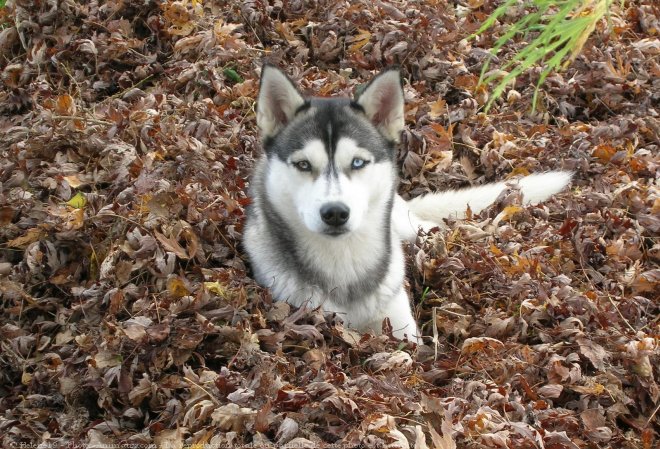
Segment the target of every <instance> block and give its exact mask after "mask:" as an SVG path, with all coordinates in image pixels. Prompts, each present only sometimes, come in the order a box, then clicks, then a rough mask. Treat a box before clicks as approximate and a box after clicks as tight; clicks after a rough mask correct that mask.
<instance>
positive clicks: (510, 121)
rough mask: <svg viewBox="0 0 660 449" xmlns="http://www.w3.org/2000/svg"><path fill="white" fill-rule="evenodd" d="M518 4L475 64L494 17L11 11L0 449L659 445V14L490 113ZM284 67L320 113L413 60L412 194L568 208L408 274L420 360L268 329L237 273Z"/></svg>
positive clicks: (509, 217)
mask: <svg viewBox="0 0 660 449" xmlns="http://www.w3.org/2000/svg"><path fill="white" fill-rule="evenodd" d="M522 5H523V4H522V3H521V7H520V8H519V9H516V10H511V11H510V13H509V14H508V15H507V16H506V17H505V18H504V19H503V21H502V22H501V23H499V24H497V26H495V27H494V28H493V29H492V30H490V31H489V32H488V34H486V35H485V36H482V37H480V38H479V39H476V40H467V39H466V38H467V37H468V36H469V35H470V33H471V32H472V31H474V30H475V29H476V28H478V26H479V24H480V23H482V22H483V20H484V19H485V18H486V17H487V15H488V14H489V13H490V12H492V11H493V9H494V8H495V6H496V4H495V2H490V1H484V0H469V1H468V0H466V1H458V2H447V1H446V0H428V1H421V0H420V1H397V0H382V1H375V2H374V1H371V0H361V1H351V2H348V1H334V0H332V1H330V0H318V1H302V0H293V1H286V2H283V1H281V0H274V1H270V2H266V1H264V0H254V1H252V0H251V1H238V0H228V1H223V2H213V1H207V2H201V1H195V0H192V1H191V2H188V1H155V0H147V1H143V2H124V1H97V0H94V1H90V2H74V1H72V0H43V1H33V0H14V1H11V0H10V1H9V2H7V5H6V6H4V7H3V8H1V9H0V58H1V62H0V72H1V79H2V83H1V84H0V112H1V118H0V136H1V137H0V225H1V228H0V308H1V317H2V319H1V322H0V347H1V352H0V367H1V371H0V412H1V413H0V446H2V447H6V448H11V447H19V446H20V445H21V444H23V446H22V447H37V445H39V444H41V446H40V447H43V448H46V447H72V446H74V445H82V446H85V447H89V448H93V447H95V448H101V447H105V448H107V447H117V445H122V446H128V445H133V446H134V447H135V446H136V445H139V446H140V447H141V446H142V445H145V446H148V445H158V447H161V446H163V447H164V446H165V445H168V447H172V448H180V447H183V446H190V445H195V447H202V445H205V444H208V445H211V446H210V447H227V446H231V447H234V446H235V447H241V446H246V445H251V447H325V446H329V447H346V448H350V447H392V448H395V447H396V448H399V447H401V448H408V447H410V448H412V447H414V448H419V449H422V448H427V447H435V448H444V449H446V448H455V447H461V448H486V447H487V448H510V447H515V448H547V449H551V448H552V449H559V448H598V447H603V448H604V447H612V448H615V447H616V448H645V449H651V448H653V447H657V445H658V441H659V435H658V432H659V431H660V426H659V423H660V416H659V414H658V407H659V406H660V389H659V388H658V383H657V379H656V378H657V377H658V375H659V374H660V373H659V372H658V362H659V360H660V357H659V355H658V353H659V350H658V345H659V341H658V338H659V336H660V332H659V321H658V312H659V298H658V291H659V289H660V287H659V285H658V284H659V281H660V270H659V269H658V262H659V261H660V242H658V231H659V229H660V218H659V217H660V197H659V190H658V189H659V186H658V172H659V160H658V154H659V152H660V150H659V145H660V142H659V141H658V135H659V134H660V122H659V117H658V114H659V112H660V111H659V110H658V104H659V100H660V81H659V79H660V60H659V56H660V41H659V39H658V37H659V34H660V18H659V16H660V10H659V9H658V5H657V3H656V2H654V1H653V0H640V1H630V2H625V3H624V5H623V6H621V4H619V2H615V5H614V9H613V10H612V14H611V16H610V18H609V22H605V21H604V22H603V23H601V24H599V27H598V28H597V29H596V31H595V33H594V34H593V36H592V37H591V38H590V40H589V42H588V43H587V45H586V46H585V49H584V51H583V53H582V55H581V56H580V57H579V58H578V59H577V60H576V61H575V62H574V63H573V64H572V65H571V67H570V68H569V69H568V70H567V71H565V72H563V73H561V74H558V75H554V76H552V77H551V78H549V79H548V80H547V82H546V84H545V85H544V87H543V89H542V92H541V95H540V98H541V102H540V104H539V107H538V108H537V110H536V112H534V113H531V112H530V110H531V108H530V106H531V105H530V101H531V96H532V94H533V86H534V84H535V80H536V79H537V76H538V71H534V70H533V71H531V72H530V73H529V74H527V75H525V76H524V77H522V78H521V79H519V80H518V82H517V83H516V84H515V85H514V86H510V89H508V91H507V92H506V95H505V97H504V98H503V99H502V100H499V101H498V102H497V103H496V105H495V107H494V108H493V109H492V110H491V111H490V112H489V113H488V114H484V113H483V112H482V106H483V105H484V104H485V102H486V101H487V99H488V94H489V89H488V88H485V87H482V86H478V85H477V81H478V77H479V71H480V69H481V66H482V64H483V62H484V61H485V58H487V55H488V49H489V48H490V47H491V45H492V43H493V42H494V40H495V39H496V38H497V36H498V35H500V34H501V33H502V32H503V31H504V30H506V27H507V24H508V23H512V22H513V21H515V20H516V19H518V18H520V17H521V16H522V15H524V14H528V13H529V10H528V9H526V7H524V6H522ZM523 45H524V39H523V38H522V37H519V38H516V39H514V40H513V41H512V42H511V43H510V45H508V46H507V47H506V49H505V51H504V52H502V53H501V54H499V55H498V59H496V60H495V61H494V63H493V64H492V67H493V70H497V67H498V66H500V64H501V61H504V60H506V59H507V58H508V57H510V55H511V54H512V53H513V52H514V51H516V50H518V49H520V48H521V47H522V46H523ZM265 59H267V60H270V61H273V62H275V63H278V64H280V65H281V66H282V67H286V70H287V71H288V73H289V74H290V75H291V76H292V77H293V78H294V79H296V80H297V81H299V82H300V84H301V86H302V87H303V89H304V90H306V91H308V92H310V93H311V92H314V93H320V94H322V95H330V94H348V93H350V92H352V91H353V90H354V89H355V88H356V87H357V86H358V85H359V84H360V83H363V82H364V81H365V80H366V79H368V78H369V77H370V76H371V75H372V74H373V73H374V72H375V71H377V70H379V69H381V68H382V67H384V66H386V65H389V64H394V63H396V64H400V65H401V67H402V71H403V73H404V76H405V78H406V86H405V94H406V100H407V113H406V114H407V115H406V119H407V131H406V133H405V135H404V139H403V140H404V142H403V144H402V145H401V148H400V153H399V157H400V162H401V164H402V172H401V175H402V185H401V190H402V192H403V193H404V194H405V195H416V194H419V193H423V192H427V191H429V190H432V189H441V188H453V187H459V186H465V185H469V184H474V183H482V182H484V181H491V180H495V179H501V178H506V177H510V176H516V175H520V174H525V173H528V172H537V171H542V170H548V169H557V168H563V169H570V170H574V171H575V173H576V175H575V180H574V183H573V186H572V189H571V190H570V191H566V192H564V193H562V194H561V195H559V196H558V197H557V198H556V199H554V200H552V201H549V202H547V203H545V204H543V205H540V206H537V207H531V208H521V207H520V206H519V195H517V194H516V192H512V194H511V195H508V196H507V197H505V198H503V199H502V201H501V202H500V203H499V204H496V205H494V206H493V207H491V208H490V209H489V210H487V211H485V212H483V213H482V214H481V215H479V216H473V217H471V219H470V220H467V221H461V222H450V223H448V229H447V230H442V231H441V230H438V231H437V232H435V233H431V234H429V235H424V236H420V238H419V239H418V241H417V244H415V245H411V246H409V247H408V248H407V253H408V254H409V262H410V264H409V266H410V289H411V292H412V297H413V298H415V302H416V310H417V312H418V315H419V321H420V324H421V325H422V326H423V329H424V333H425V335H427V342H428V344H427V345H426V346H425V347H417V348H416V347H414V345H412V344H405V343H401V342H398V341H396V340H394V339H392V338H389V337H388V336H379V337H375V336H373V335H358V334H356V333H354V332H353V331H351V330H350V329H345V328H344V327H343V326H342V325H341V321H340V320H339V319H338V318H337V317H333V316H329V315H324V314H323V313H322V312H320V311H318V310H293V309H291V308H290V307H289V306H288V305H286V304H282V303H273V302H272V300H271V298H270V296H269V294H268V292H267V291H264V290H263V289H260V288H259V287H257V286H256V285H255V284H254V282H253V281H252V280H251V279H250V278H249V276H248V274H247V272H246V265H245V263H244V261H243V259H242V257H241V251H240V247H239V241H240V235H241V226H242V219H243V213H244V208H245V206H246V205H247V203H248V201H249V200H248V198H247V196H246V193H245V191H246V182H247V179H248V175H249V172H250V169H251V167H252V164H253V161H254V159H255V155H256V154H257V153H258V151H259V144H258V140H257V137H256V129H255V128H256V126H255V119H254V101H255V96H256V94H257V89H258V74H259V68H260V66H261V62H262V61H263V60H265Z"/></svg>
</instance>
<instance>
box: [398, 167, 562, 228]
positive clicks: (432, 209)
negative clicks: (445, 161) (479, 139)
mask: <svg viewBox="0 0 660 449" xmlns="http://www.w3.org/2000/svg"><path fill="white" fill-rule="evenodd" d="M572 176H573V173H572V172H567V171H551V172H547V173H537V174H533V175H529V176H526V177H524V178H522V179H520V180H518V185H519V186H520V190H521V191H522V194H523V203H524V204H537V203H540V202H541V201H545V200H547V199H548V198H550V197H551V196H552V195H554V194H555V193H558V192H561V191H562V190H563V189H564V187H566V186H567V185H568V183H569V182H570V181H571V177H572ZM514 182H515V181H514ZM506 186H507V182H497V183H493V184H486V185H483V186H477V187H469V188H466V189H461V190H449V191H446V192H438V193H430V194H428V195H424V196H420V197H417V198H413V199H411V200H409V201H407V202H405V204H403V200H400V201H398V203H397V202H395V211H394V212H395V213H394V218H395V220H394V222H395V228H396V229H397V230H400V234H401V236H402V238H405V239H409V238H410V237H413V238H414V236H412V235H411V233H410V229H411V227H412V229H414V230H415V232H414V234H415V235H416V230H417V229H418V228H419V227H422V228H423V229H426V228H431V227H433V226H438V225H441V224H442V222H443V219H445V218H447V217H456V218H464V217H465V212H466V211H467V208H468V206H469V207H470V210H471V211H472V212H473V213H478V212H481V211H482V210H483V209H485V208H486V207H488V206H490V205H491V204H493V202H494V201H495V200H496V199H497V197H498V196H499V195H500V193H502V191H503V190H504V189H505V188H506Z"/></svg>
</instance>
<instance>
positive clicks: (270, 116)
mask: <svg viewBox="0 0 660 449" xmlns="http://www.w3.org/2000/svg"><path fill="white" fill-rule="evenodd" d="M403 115H404V109H403V89H402V87H401V77H400V74H399V71H398V70H394V69H390V70H386V71H384V72H381V73H380V74H379V75H377V76H375V77H374V78H373V79H372V80H371V81H370V82H369V83H368V84H367V86H366V87H365V88H364V91H363V92H362V94H361V95H360V96H359V97H358V98H356V99H349V98H308V99H306V98H304V97H303V96H302V95H301V94H300V92H299V91H298V89H297V88H296V87H295V85H294V84H293V82H292V81H291V80H290V79H289V78H288V77H287V76H286V75H285V74H284V73H282V72H281V71H280V70H279V69H277V68H276V67H274V66H271V65H265V66H264V67H263V70H262V74H261V87H260V91H259V98H258V103H257V125H258V126H259V131H260V133H261V138H262V141H263V145H264V150H265V152H266V156H267V158H268V170H267V171H266V173H265V176H266V180H265V181H266V184H265V187H266V189H265V191H266V195H267V196H268V200H269V202H270V203H271V204H272V205H273V207H275V208H276V210H277V212H278V213H279V214H280V215H282V216H286V218H287V220H289V221H291V220H296V221H300V222H302V223H303V224H304V226H305V227H306V228H307V229H308V230H309V231H312V232H314V233H320V234H325V235H329V236H338V235H342V234H348V233H350V232H353V231H356V230H357V229H359V228H360V226H361V225H362V224H363V223H364V222H365V217H368V216H370V215H371V214H378V217H376V216H374V219H375V220H377V221H376V222H377V223H382V220H383V219H385V217H383V214H386V213H388V212H389V208H391V202H392V198H393V194H394V189H395V187H396V175H395V170H394V159H395V145H396V143H397V142H398V141H399V136H400V134H401V131H402V129H403V125H404V119H403ZM372 222H373V221H372Z"/></svg>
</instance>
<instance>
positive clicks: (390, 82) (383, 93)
mask: <svg viewBox="0 0 660 449" xmlns="http://www.w3.org/2000/svg"><path fill="white" fill-rule="evenodd" d="M357 103H358V104H359V105H360V106H362V108H363V109H364V112H365V114H366V115H367V117H368V118H369V120H371V122H372V123H373V124H374V125H376V128H378V130H379V131H380V132H381V133H382V134H383V135H384V136H385V137H387V138H388V139H390V140H392V141H394V142H398V141H399V139H400V137H401V131H403V125H404V122H403V86H402V84H401V74H400V73H399V70H398V69H397V68H391V69H388V70H385V71H383V72H381V73H379V74H378V75H376V76H375V77H374V78H373V79H372V80H371V81H369V84H367V87H365V88H364V91H362V94H360V96H359V97H358V99H357Z"/></svg>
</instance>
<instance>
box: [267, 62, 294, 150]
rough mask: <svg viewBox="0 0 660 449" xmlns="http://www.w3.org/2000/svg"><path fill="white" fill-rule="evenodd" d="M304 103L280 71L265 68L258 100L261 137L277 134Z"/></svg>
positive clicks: (291, 83)
mask: <svg viewBox="0 0 660 449" xmlns="http://www.w3.org/2000/svg"><path fill="white" fill-rule="evenodd" d="M304 103H305V100H304V98H303V97H302V95H300V92H298V89H296V86H295V85H294V84H293V82H292V81H291V80H290V79H289V78H288V77H287V76H286V75H285V74H284V73H283V72H282V71H281V70H280V69H278V68H277V67H275V66H273V65H270V64H266V65H264V66H263V68H262V69H261V85H260V87H259V98H258V99H257V126H258V127H259V130H260V131H261V137H263V138H268V137H272V136H274V135H275V134H277V132H278V131H279V130H280V129H282V127H283V126H285V125H286V124H287V123H289V121H290V120H291V119H292V118H293V116H294V115H296V111H297V110H298V108H299V107H300V106H302V105H303V104H304Z"/></svg>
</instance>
